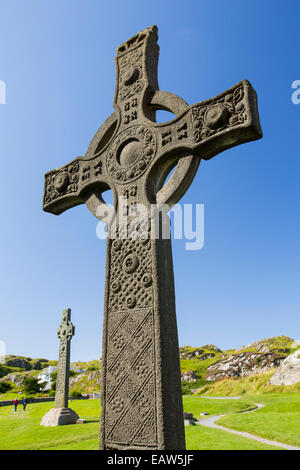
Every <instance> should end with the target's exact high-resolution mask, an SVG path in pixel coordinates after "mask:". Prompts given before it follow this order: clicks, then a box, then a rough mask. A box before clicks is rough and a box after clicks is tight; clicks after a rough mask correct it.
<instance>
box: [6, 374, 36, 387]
mask: <svg viewBox="0 0 300 470" xmlns="http://www.w3.org/2000/svg"><path fill="white" fill-rule="evenodd" d="M27 377H33V375H31V374H30V372H24V373H22V374H18V373H12V374H8V375H6V376H5V377H2V379H0V382H11V383H13V384H14V385H17V386H18V387H21V385H23V382H24V380H25V379H26V378H27Z"/></svg>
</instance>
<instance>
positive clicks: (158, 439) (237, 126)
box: [43, 26, 262, 450]
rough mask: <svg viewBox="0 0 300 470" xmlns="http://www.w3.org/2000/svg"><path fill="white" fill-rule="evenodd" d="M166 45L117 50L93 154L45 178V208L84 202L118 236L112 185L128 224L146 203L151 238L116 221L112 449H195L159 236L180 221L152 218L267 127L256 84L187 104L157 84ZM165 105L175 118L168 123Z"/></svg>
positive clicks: (105, 424) (144, 35) (111, 249)
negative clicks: (226, 153)
mask: <svg viewBox="0 0 300 470" xmlns="http://www.w3.org/2000/svg"><path fill="white" fill-rule="evenodd" d="M158 52H159V49H158V45H157V28H156V27H155V26H153V27H150V28H147V29H146V30H145V31H142V32H140V33H138V34H137V35H136V36H134V37H133V38H131V39H130V40H128V41H127V42H125V43H124V44H122V45H121V46H120V47H119V48H118V50H117V57H116V68H117V83H116V92H115V98H114V108H115V111H114V113H113V114H112V115H111V116H110V117H109V118H108V119H107V120H106V121H105V123H104V124H103V125H102V126H101V127H100V129H99V130H98V132H97V133H96V135H95V137H94V138H93V140H92V142H91V144H90V146H89V148H88V150H87V153H86V155H85V156H84V157H78V158H76V159H75V160H73V161H72V162H70V163H69V164H67V165H65V166H63V167H61V168H59V169H56V170H54V171H51V172H49V173H47V174H46V175H45V192H44V206H43V207H44V210H45V211H48V212H52V213H53V214H60V213H62V212H63V211H65V210H66V209H69V208H71V207H73V206H76V205H78V204H82V203H85V204H86V205H87V207H88V209H89V210H90V211H91V212H92V213H93V214H94V215H95V216H96V217H98V218H99V219H100V220H104V221H106V222H107V223H108V233H109V234H111V232H112V228H113V223H114V222H115V219H114V220H112V219H111V220H110V221H108V220H107V218H106V217H105V215H107V212H108V213H110V212H111V211H110V209H109V207H108V206H107V205H106V204H105V202H104V200H103V198H102V193H103V192H104V191H105V190H107V189H109V188H110V189H111V190H112V192H113V195H114V207H115V210H116V219H117V221H119V216H120V215H122V216H124V214H123V213H122V214H121V209H120V197H123V198H125V199H126V201H127V205H128V207H126V211H127V212H126V215H127V216H128V225H126V226H125V229H126V230H127V228H128V226H130V223H131V222H132V219H134V217H133V216H132V212H131V211H133V210H134V208H135V207H136V205H137V204H138V203H142V204H144V206H145V207H146V211H147V215H146V216H145V217H144V220H143V224H142V225H143V226H144V227H146V229H145V235H146V236H145V239H142V238H139V239H134V238H133V237H129V238H128V237H127V238H126V237H125V238H124V237H123V235H124V225H123V226H121V225H118V223H117V224H116V227H115V239H112V237H108V240H107V264H106V289H105V302H104V328H103V351H102V359H103V361H102V371H101V372H102V386H101V392H102V412H101V427H100V448H101V449H123V450H126V449H170V450H171V449H184V448H185V437H184V426H183V424H184V423H183V411H182V398H181V385H180V367H179V353H178V337H177V325H176V314H175V297H174V279H173V266H172V254H171V242H170V239H163V237H161V236H159V237H158V238H156V239H153V237H152V238H151V237H150V233H152V234H153V233H156V232H159V230H161V229H162V224H163V223H164V224H165V226H164V227H163V228H167V229H168V228H169V221H168V220H166V219H164V220H163V221H162V219H159V218H158V219H151V212H150V210H151V204H156V205H157V207H160V208H162V206H163V204H168V205H169V206H172V205H174V204H176V203H177V202H178V201H179V200H180V199H181V197H182V196H183V194H184V193H185V192H186V190H187V189H188V188H189V186H190V184H191V182H192V180H193V178H194V176H195V174H196V172H197V169H198V166H199V163H200V159H201V158H203V159H205V160H208V159H210V158H212V157H213V156H215V155H217V154H218V153H220V152H222V151H223V150H226V149H228V148H230V147H233V146H235V145H238V144H241V143H244V142H248V141H251V140H256V139H259V138H261V136H262V133H261V129H260V125H259V118H258V112H257V102H256V93H255V91H254V90H253V88H252V86H251V85H250V83H249V82H248V81H246V80H244V81H242V82H240V83H238V84H237V85H235V86H234V87H233V88H231V89H230V90H228V91H226V92H224V93H222V94H220V95H218V96H217V97H215V98H212V99H210V100H207V101H205V102H202V103H197V104H194V105H192V106H188V105H187V103H186V102H185V101H184V100H182V99H181V98H179V97H178V96H176V95H173V94H172V93H168V92H163V91H159V90H158V81H157V62H158ZM157 109H164V110H168V111H171V112H173V113H174V114H175V115H176V119H175V120H173V121H169V122H167V123H164V124H157V123H156V122H155V111H156V110H157ZM174 166H175V169H174V172H173V174H172V176H171V177H170V179H169V180H168V181H167V183H166V184H165V185H164V182H165V179H166V177H167V175H168V173H169V172H170V171H171V169H172V168H173V167H174ZM148 219H149V220H148ZM144 222H149V223H148V224H144ZM147 225H148V227H147ZM147 229H148V230H147ZM150 238H151V239H150ZM166 293H167V295H166Z"/></svg>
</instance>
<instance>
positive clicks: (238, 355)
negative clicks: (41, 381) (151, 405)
mask: <svg viewBox="0 0 300 470" xmlns="http://www.w3.org/2000/svg"><path fill="white" fill-rule="evenodd" d="M299 348H300V345H299V343H295V341H294V340H293V339H292V338H289V337H287V336H277V337H274V338H266V339H263V340H261V341H257V342H255V343H251V344H249V345H246V346H244V347H242V348H239V349H231V350H227V351H221V350H220V349H219V348H218V347H216V346H215V345H212V344H208V345H204V346H202V347H192V346H184V347H181V348H180V351H179V352H180V366H181V380H182V393H183V395H189V394H191V393H197V394H205V395H210V396H241V395H247V394H262V393H274V392H276V393H283V392H289V393H299V391H300V383H298V384H296V385H293V386H289V387H286V386H274V385H270V384H269V383H268V382H269V380H270V378H271V376H272V375H273V374H274V372H275V370H276V369H274V364H276V365H278V364H279V363H280V361H282V360H283V359H284V358H285V357H286V356H288V355H289V354H291V353H293V352H294V351H296V350H297V349H299ZM249 361H250V362H249ZM251 361H252V365H251ZM243 362H244V363H250V366H249V367H248V369H249V370H246V371H242V372H239V369H241V367H240V366H241V365H243ZM231 363H232V364H234V367H235V368H234V367H231V369H230V368H228V367H227V366H228V364H229V365H230V364H231ZM16 364H17V365H16ZM223 364H224V365H225V366H226V367H224V365H223ZM20 365H23V367H20ZM48 365H57V361H48V360H47V359H32V358H30V357H20V356H6V357H5V362H4V364H0V382H1V381H5V380H7V379H6V376H7V374H19V375H26V374H29V375H31V376H33V377H36V376H37V375H38V374H39V373H40V369H37V367H41V368H45V367H47V366H48ZM71 365H72V367H73V368H74V369H75V370H77V371H80V372H76V373H75V376H74V377H72V378H71V380H70V392H71V393H73V392H76V393H82V394H87V393H98V392H99V391H100V376H101V362H100V361H99V360H94V361H89V362H83V361H78V362H74V363H72V364H71ZM251 367H253V370H251ZM260 367H261V369H260ZM214 369H215V370H216V371H217V373H216V377H213V373H211V372H210V374H209V375H210V377H208V370H210V371H211V370H214ZM229 369H230V370H229ZM224 370H225V372H224ZM226 370H227V371H228V372H227V373H228V376H226ZM220 371H221V375H222V377H221V378H219V375H218V373H219V372H220ZM230 374H231V376H230ZM239 374H240V375H239ZM243 374H244V375H243ZM224 375H225V377H223V376H224ZM1 377H2V378H1ZM211 377H212V378H213V379H215V380H208V379H207V378H210V379H211ZM8 379H9V380H8V381H9V383H10V384H11V390H10V391H9V392H7V393H6V394H2V395H1V394H0V400H1V399H2V400H4V399H11V398H12V397H13V396H15V395H16V394H21V393H22V387H18V386H17V385H16V384H14V383H13V380H12V378H11V376H9V377H8Z"/></svg>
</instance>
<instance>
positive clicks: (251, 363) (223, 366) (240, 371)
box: [205, 352, 285, 381]
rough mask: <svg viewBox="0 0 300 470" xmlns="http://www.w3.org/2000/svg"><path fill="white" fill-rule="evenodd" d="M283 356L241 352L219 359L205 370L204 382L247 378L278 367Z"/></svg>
mask: <svg viewBox="0 0 300 470" xmlns="http://www.w3.org/2000/svg"><path fill="white" fill-rule="evenodd" d="M284 359H285V356H283V355H280V354H277V353H272V352H269V353H260V352H259V353H252V352H243V353H240V354H232V355H230V356H228V357H225V358H223V359H220V360H219V361H217V362H215V363H214V364H212V365H211V366H209V367H208V368H207V369H206V375H205V380H207V381H214V380H220V379H224V378H227V377H248V376H251V375H254V374H257V373H259V372H263V371H267V370H269V369H270V368H273V367H279V366H280V364H281V363H282V361H283V360H284Z"/></svg>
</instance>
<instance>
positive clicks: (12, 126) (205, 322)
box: [0, 0, 300, 360]
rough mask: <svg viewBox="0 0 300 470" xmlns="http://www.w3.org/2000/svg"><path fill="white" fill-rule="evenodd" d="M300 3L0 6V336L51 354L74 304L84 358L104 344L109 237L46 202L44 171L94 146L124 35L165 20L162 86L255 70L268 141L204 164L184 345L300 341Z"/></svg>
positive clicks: (178, 88) (206, 93)
mask: <svg viewBox="0 0 300 470" xmlns="http://www.w3.org/2000/svg"><path fill="white" fill-rule="evenodd" d="M299 18H300V4H299V2H298V1H296V0H295V1H292V0H288V1H287V2H279V1H277V2H268V1H264V2H263V1H261V0H251V1H241V0H227V1H226V2H225V1H224V0H211V1H208V0H206V1H202V0H190V1H189V2H182V1H178V0H160V1H158V0H151V1H148V0H147V1H144V0H127V1H126V2H125V1H121V0H111V1H109V2H104V1H99V0H98V1H96V0H64V1H58V0H51V1H50V0H49V1H48V0H28V1H26V2H25V1H23V0H9V1H3V0H2V1H1V2H0V80H3V81H5V83H6V86H7V103H6V104H5V105H0V158H1V167H2V178H1V185H0V204H1V230H0V246H1V261H0V263H1V264H0V265H1V271H0V286H1V290H0V315H1V329H0V340H3V341H5V342H6V344H7V353H9V354H18V355H28V356H32V357H47V358H52V359H55V358H56V357H57V352H58V342H57V339H56V330H57V327H58V324H59V322H60V319H61V311H62V309H63V308H66V307H70V308H72V317H73V323H74V324H75V325H76V336H75V338H74V340H73V344H72V359H73V360H79V359H81V360H88V359H92V358H97V357H99V355H100V352H101V337H102V319H103V297H104V292H103V286H104V277H105V242H104V241H100V240H99V239H97V237H96V225H97V220H96V219H95V218H94V217H93V216H92V215H91V214H90V213H89V211H88V210H87V208H86V207H85V206H79V207H76V208H74V209H72V210H70V211H67V212H65V213H64V214H62V215H60V216H59V217H57V216H54V215H51V214H49V213H45V212H43V211H42V196H43V182H44V173H45V172H46V171H49V170H52V169H54V168H56V167H59V166H61V165H63V164H65V163H68V162H69V161H70V160H72V159H73V158H74V157H76V156H77V155H84V153H85V152H86V149H87V147H88V145H89V142H90V140H91V139H92V137H93V135H94V133H95V132H96V130H97V128H98V127H99V126H100V125H101V124H102V123H103V121H104V120H105V119H106V117H107V116H108V115H109V114H110V113H111V112H112V110H113V108H112V101H113V94H114V86H115V68H114V57H115V50H116V47H117V46H118V45H119V44H121V43H122V42H124V41H125V40H127V39H128V38H129V37H130V36H132V35H134V34H135V33H136V32H138V31H140V30H142V29H144V28H145V27H147V26H149V25H152V24H157V25H158V28H159V45H160V60H159V83H160V89H162V90H166V91H170V92H173V93H176V94H178V95H180V96H181V97H182V98H184V99H185V100H186V101H187V102H188V103H190V104H192V103H195V102H198V101H201V100H204V99H208V98H210V97H212V96H215V95H216V94H218V93H220V92H222V91H224V90H226V89H227V88H229V87H231V86H233V85H234V84H235V83H237V82H239V81H240V80H242V79H244V78H247V79H249V80H250V81H251V83H252V84H253V86H254V88H255V89H256V91H257V93H258V98H259V110H260V117H261V124H262V128H263V132H264V138H263V139H262V140H260V141H258V142H253V143H250V144H247V145H243V146H239V147H236V148H234V149H231V150H229V151H227V152H225V153H223V154H221V155H219V156H217V157H215V158H214V159H212V160H210V161H208V162H205V161H203V162H202V163H201V165H200V168H199V171H198V174H197V176H196V178H195V180H194V182H193V184H192V186H191V188H190V189H189V191H188V192H187V194H186V195H185V197H184V198H183V200H182V202H183V203H203V204H205V246H204V248H203V249H202V250H201V251H198V252H195V251H189V252H188V251H185V250H184V242H182V241H174V243H173V255H174V269H175V279H176V305H177V317H178V329H179V339H180V345H186V344H189V345H193V346H200V345H203V344H205V343H215V344H216V345H217V346H219V347H220V348H222V349H226V348H231V347H238V346H241V345H243V344H247V343H249V342H252V341H255V340H258V339H261V338H264V337H269V336H275V335H280V334H285V335H289V336H291V337H293V338H295V339H300V331H299V328H300V315H299V310H300V289H299V277H300V276H299V271H300V250H299V248H300V236H299V235H300V234H299V228H300V224H299V206H300V195H299V182H300V181H299V174H300V158H299V145H300V142H299V123H300V105H298V106H296V105H293V104H292V102H291V94H292V90H291V84H292V82H293V81H294V80H297V79H300V61H299V48H300V46H299V44H300V29H299Z"/></svg>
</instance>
